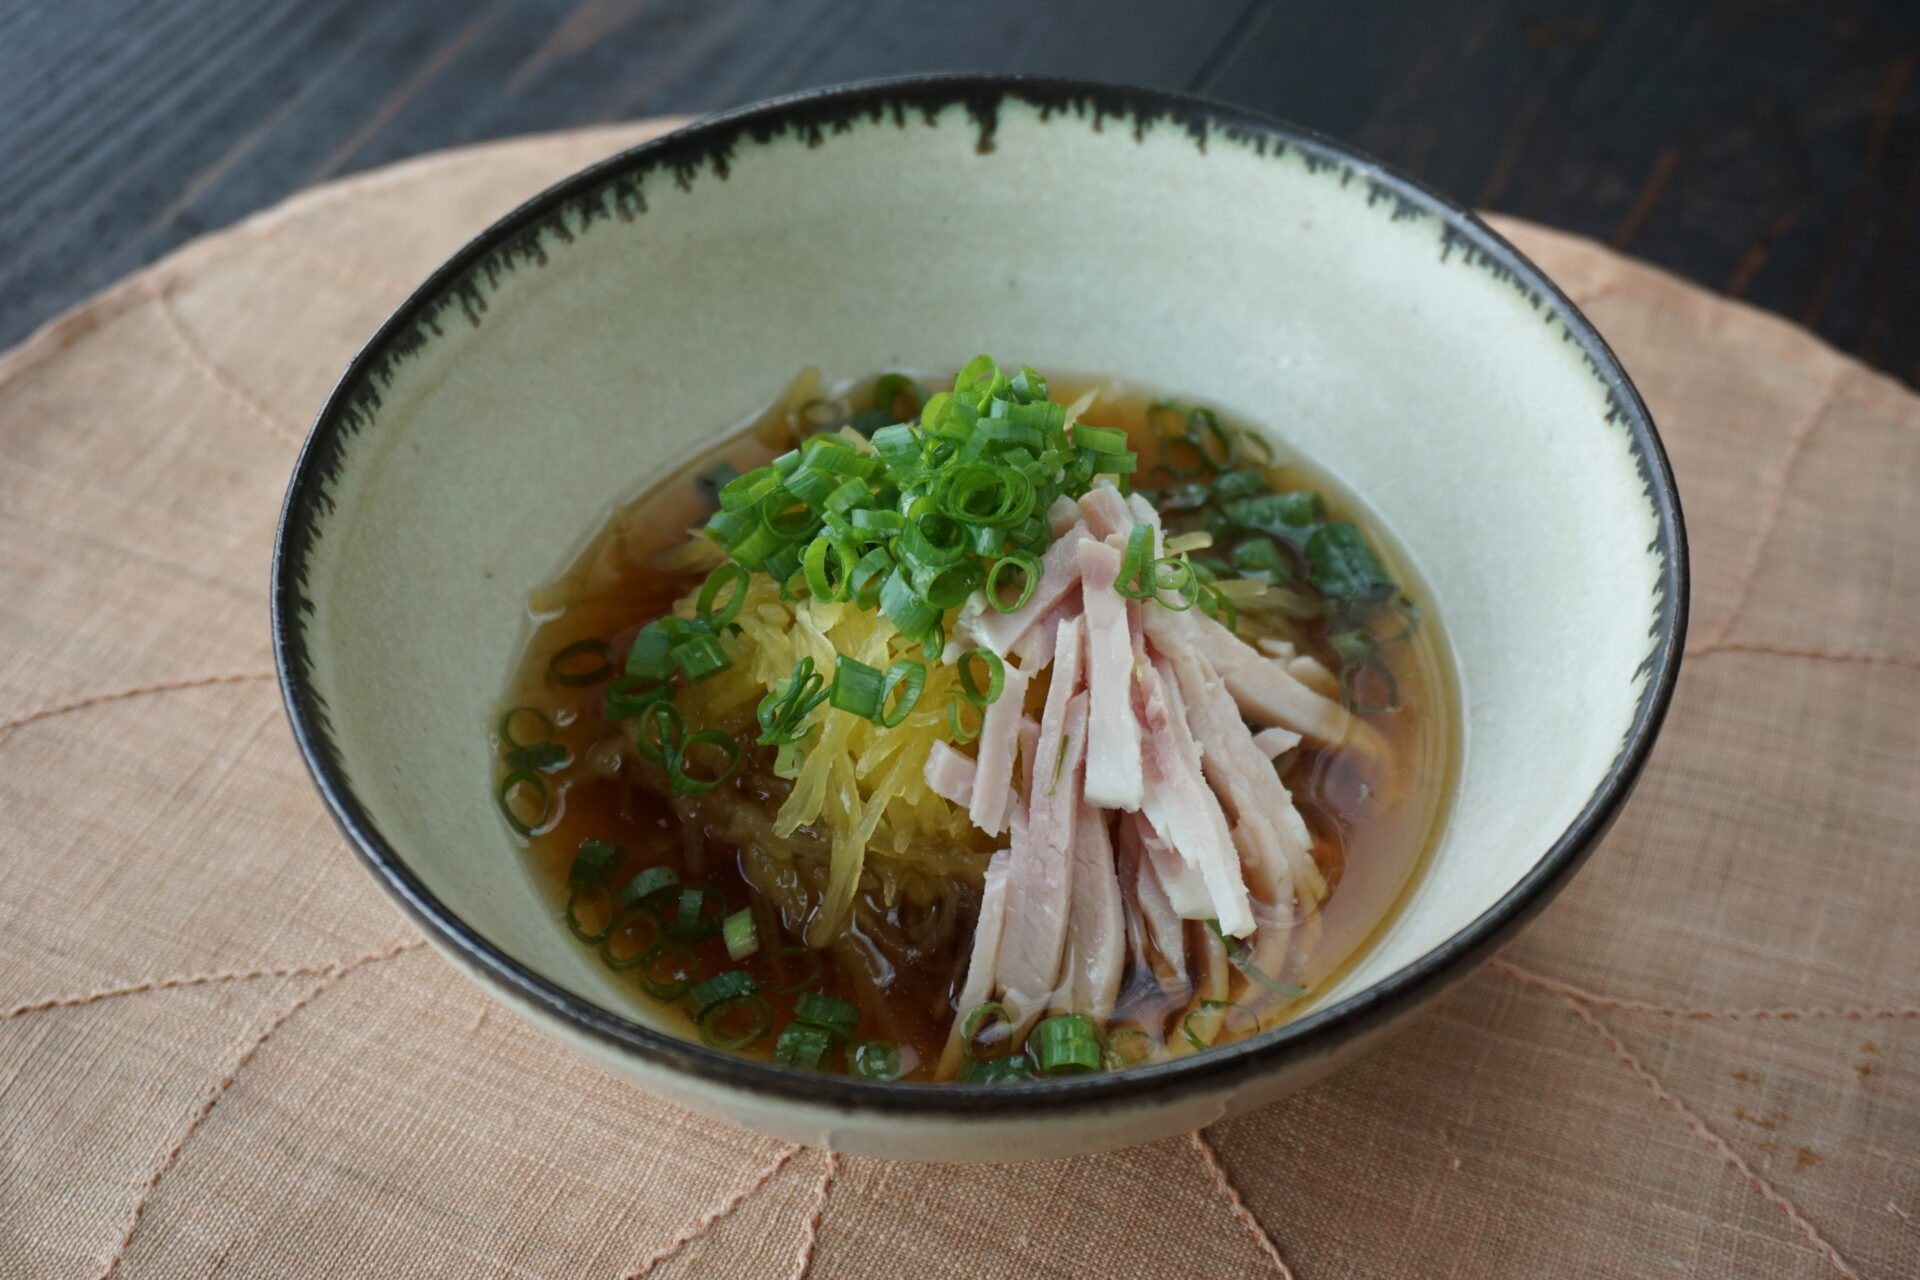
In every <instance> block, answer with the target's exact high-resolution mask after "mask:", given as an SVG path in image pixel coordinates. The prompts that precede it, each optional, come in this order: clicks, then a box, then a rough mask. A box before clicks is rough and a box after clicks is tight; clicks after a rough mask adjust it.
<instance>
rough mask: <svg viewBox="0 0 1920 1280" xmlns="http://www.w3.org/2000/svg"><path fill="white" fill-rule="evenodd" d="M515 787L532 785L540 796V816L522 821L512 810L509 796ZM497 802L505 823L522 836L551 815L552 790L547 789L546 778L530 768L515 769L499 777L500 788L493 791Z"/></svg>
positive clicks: (533, 829) (544, 822)
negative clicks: (505, 820)
mask: <svg viewBox="0 0 1920 1280" xmlns="http://www.w3.org/2000/svg"><path fill="white" fill-rule="evenodd" d="M515 787H532V788H533V789H534V791H535V792H536V793H538V795H539V796H540V816H539V817H537V818H535V819H534V820H533V821H532V822H522V821H521V820H520V815H519V814H517V813H515V812H514V811H513V801H512V800H511V799H510V798H509V797H511V796H512V794H513V790H514V788H515ZM494 798H495V799H496V800H497V801H498V802H499V805H500V812H501V813H503V814H505V815H506V818H507V825H508V826H510V827H512V828H513V829H514V830H515V831H517V832H518V833H520V834H521V835H523V836H530V835H532V834H533V833H534V832H536V831H538V830H539V829H540V828H541V827H544V826H545V825H546V824H547V819H548V818H551V817H552V816H553V792H551V791H549V790H548V789H547V780H546V779H545V778H542V777H541V776H540V775H539V774H537V773H535V772H534V771H533V770H531V769H515V770H514V771H513V772H511V773H509V774H508V775H507V776H506V777H504V778H502V779H500V789H499V790H498V791H496V792H495V793H494Z"/></svg>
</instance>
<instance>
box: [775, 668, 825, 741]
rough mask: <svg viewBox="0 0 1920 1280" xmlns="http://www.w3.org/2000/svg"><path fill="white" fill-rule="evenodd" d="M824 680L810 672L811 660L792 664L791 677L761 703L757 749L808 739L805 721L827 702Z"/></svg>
mask: <svg viewBox="0 0 1920 1280" xmlns="http://www.w3.org/2000/svg"><path fill="white" fill-rule="evenodd" d="M825 686H826V679H825V677H823V676H821V675H820V674H819V673H818V672H817V671H815V670H814V669H813V659H812V658H811V657H807V658H802V659H800V660H799V661H798V662H796V663H794V664H793V674H792V675H791V676H789V677H787V679H786V680H784V681H782V682H780V683H778V684H776V685H775V686H774V687H773V688H772V689H769V690H768V691H767V695H766V696H765V697H764V698H762V699H760V708H759V711H758V712H757V715H758V717H759V720H760V745H761V746H763V747H772V746H778V747H782V748H785V747H790V746H793V745H795V744H797V743H798V742H799V741H800V740H801V739H802V738H804V737H805V736H806V735H807V724H806V720H807V717H808V716H809V715H811V714H812V713H813V709H814V708H815V707H817V706H819V705H820V704H821V703H823V702H825V701H826V700H827V696H828V695H827V690H826V687H825Z"/></svg>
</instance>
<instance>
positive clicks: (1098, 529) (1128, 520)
mask: <svg viewBox="0 0 1920 1280" xmlns="http://www.w3.org/2000/svg"><path fill="white" fill-rule="evenodd" d="M1080 518H1081V519H1082V520H1085V521H1086V522H1087V530H1088V532H1090V533H1092V534H1093V536H1094V537H1096V538H1103V539H1104V538H1113V537H1118V538H1122V539H1124V538H1125V537H1126V536H1127V534H1128V533H1130V532H1132V530H1133V523H1134V517H1133V511H1132V509H1131V508H1129V507H1128V506H1127V500H1126V499H1125V498H1123V497H1121V496H1120V491H1119V490H1118V489H1116V488H1114V487H1113V486H1112V485H1110V484H1096V485H1094V486H1093V488H1091V489H1089V490H1087V491H1086V493H1085V494H1083V495H1081V498H1080Z"/></svg>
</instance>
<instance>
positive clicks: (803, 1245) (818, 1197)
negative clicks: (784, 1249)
mask: <svg viewBox="0 0 1920 1280" xmlns="http://www.w3.org/2000/svg"><path fill="white" fill-rule="evenodd" d="M839 1164H840V1153H839V1152H837V1151H835V1150H833V1148H831V1147H828V1148H826V1150H825V1153H824V1156H823V1158H822V1159H821V1161H820V1181H819V1182H818V1183H816V1184H815V1185H814V1188H813V1208H812V1210H811V1211H810V1212H809V1213H808V1214H807V1216H806V1218H805V1219H804V1220H803V1221H802V1222H801V1223H800V1251H799V1252H798V1253H796V1254H795V1255H794V1258H793V1274H792V1280H807V1272H809V1271H811V1270H812V1269H813V1246H814V1242H815V1241H816V1240H818V1239H819V1238H820V1215H821V1214H822V1213H824V1212H825V1211H826V1207H827V1190H828V1189H829V1188H830V1187H832V1186H833V1171H834V1169H835V1168H837V1167H838V1166H839Z"/></svg>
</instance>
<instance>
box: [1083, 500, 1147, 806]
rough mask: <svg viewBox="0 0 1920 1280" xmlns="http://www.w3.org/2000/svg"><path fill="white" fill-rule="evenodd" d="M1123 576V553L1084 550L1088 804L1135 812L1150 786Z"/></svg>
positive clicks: (1101, 546) (1089, 544)
mask: <svg viewBox="0 0 1920 1280" xmlns="http://www.w3.org/2000/svg"><path fill="white" fill-rule="evenodd" d="M1108 492H1111V490H1109V491H1108ZM1123 510H1124V508H1123ZM1119 573H1120V552H1118V551H1117V550H1115V549H1114V548H1112V547H1110V546H1108V545H1107V544H1106V543H1104V542H1095V541H1093V540H1091V539H1089V540H1088V541H1086V542H1082V543H1081V544H1080V593H1081V599H1082V601H1083V602H1084V605H1085V610H1086V612H1085V615H1084V616H1085V617H1086V627H1087V732H1088V735H1089V737H1088V741H1087V785H1086V796H1087V803H1089V804H1091V805H1093V806H1095V807H1096V808H1101V809H1125V810H1128V811H1131V810H1134V809H1138V808H1139V807H1140V803H1141V800H1142V799H1143V791H1144V785H1145V784H1144V783H1143V781H1142V777H1141V761H1140V723H1139V721H1138V720H1137V719H1136V718H1135V716H1134V711H1133V654H1134V642H1133V636H1132V634H1131V630H1130V628H1129V626H1128V611H1127V607H1126V606H1127V601H1126V599H1125V597H1123V596H1121V595H1120V593H1119V592H1117V591H1115V590H1114V580H1115V579H1116V578H1117V577H1118V576H1119Z"/></svg>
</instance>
